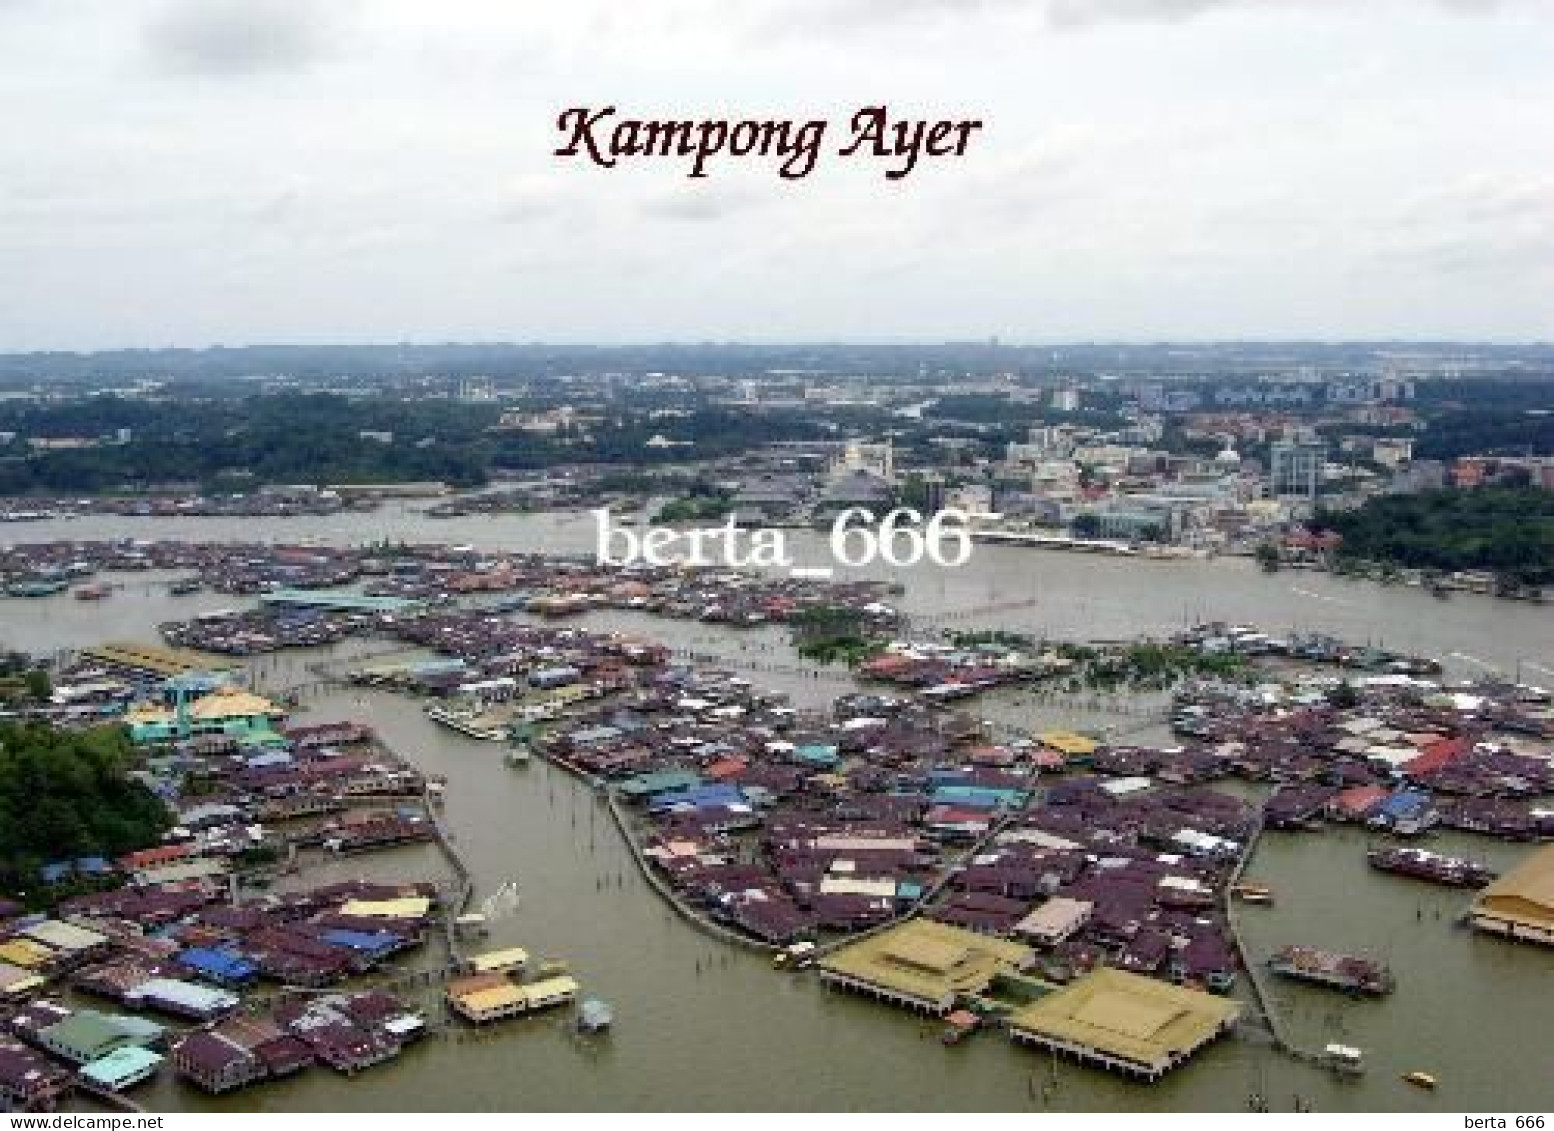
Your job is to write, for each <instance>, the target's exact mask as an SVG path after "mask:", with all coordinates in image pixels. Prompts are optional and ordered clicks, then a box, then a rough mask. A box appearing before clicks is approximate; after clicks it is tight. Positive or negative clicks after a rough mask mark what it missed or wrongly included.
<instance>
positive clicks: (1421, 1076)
mask: <svg viewBox="0 0 1554 1131" xmlns="http://www.w3.org/2000/svg"><path fill="white" fill-rule="evenodd" d="M1403 1080H1404V1082H1405V1083H1408V1084H1412V1085H1413V1086H1414V1087H1416V1088H1433V1087H1435V1085H1436V1079H1435V1077H1434V1076H1431V1075H1430V1074H1429V1073H1428V1072H1405V1073H1403Z"/></svg>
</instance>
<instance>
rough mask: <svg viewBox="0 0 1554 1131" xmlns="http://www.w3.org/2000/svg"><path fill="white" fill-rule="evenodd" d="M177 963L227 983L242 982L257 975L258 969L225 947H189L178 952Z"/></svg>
mask: <svg viewBox="0 0 1554 1131" xmlns="http://www.w3.org/2000/svg"><path fill="white" fill-rule="evenodd" d="M178 961H179V962H181V963H182V964H183V965H185V966H187V967H189V969H191V970H195V971H197V972H199V973H201V974H209V975H210V976H211V977H213V978H223V979H226V980H228V981H244V980H246V979H248V978H254V977H257V976H258V974H259V967H258V966H256V965H255V964H254V963H253V962H252V961H250V960H249V959H247V958H245V957H243V956H242V955H241V954H239V953H238V952H237V951H235V950H229V949H226V948H225V947H214V946H211V947H205V946H194V947H190V948H189V949H188V950H185V951H181V952H179V955H178Z"/></svg>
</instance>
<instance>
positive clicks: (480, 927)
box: [453, 911, 489, 935]
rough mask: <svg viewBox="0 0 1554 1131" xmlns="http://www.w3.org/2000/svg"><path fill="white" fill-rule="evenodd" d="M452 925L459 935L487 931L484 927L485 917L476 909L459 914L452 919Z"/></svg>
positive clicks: (478, 933)
mask: <svg viewBox="0 0 1554 1131" xmlns="http://www.w3.org/2000/svg"><path fill="white" fill-rule="evenodd" d="M453 926H454V929H455V930H457V931H458V932H459V933H460V934H461V935H463V934H470V935H485V934H488V933H489V931H488V930H487V927H486V917H485V916H484V915H482V914H480V912H478V911H471V912H468V913H466V914H464V915H460V916H459V917H458V918H457V919H455V920H454V921H453Z"/></svg>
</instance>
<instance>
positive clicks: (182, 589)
mask: <svg viewBox="0 0 1554 1131" xmlns="http://www.w3.org/2000/svg"><path fill="white" fill-rule="evenodd" d="M204 588H205V583H204V582H202V581H201V580H200V579H199V578H197V577H182V578H179V579H178V580H177V581H175V582H173V583H172V584H171V585H169V586H168V587H167V591H168V592H169V593H171V594H172V595H173V596H174V597H187V596H188V595H189V594H190V593H198V592H199V591H200V590H201V589H204Z"/></svg>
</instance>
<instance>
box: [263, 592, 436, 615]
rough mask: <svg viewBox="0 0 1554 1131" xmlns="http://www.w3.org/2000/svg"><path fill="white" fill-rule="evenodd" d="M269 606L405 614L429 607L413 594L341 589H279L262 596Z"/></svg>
mask: <svg viewBox="0 0 1554 1131" xmlns="http://www.w3.org/2000/svg"><path fill="white" fill-rule="evenodd" d="M259 600H260V601H261V602H263V603H264V604H266V605H296V606H299V607H302V608H309V609H339V610H341V611H342V612H351V613H404V612H410V611H412V610H415V609H421V608H424V607H425V606H426V602H425V601H417V600H415V599H413V598H410V597H369V596H367V595H366V594H365V593H348V592H343V591H340V590H310V589H276V590H274V591H273V592H270V593H266V594H264V595H263V596H261V597H260V598H259Z"/></svg>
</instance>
